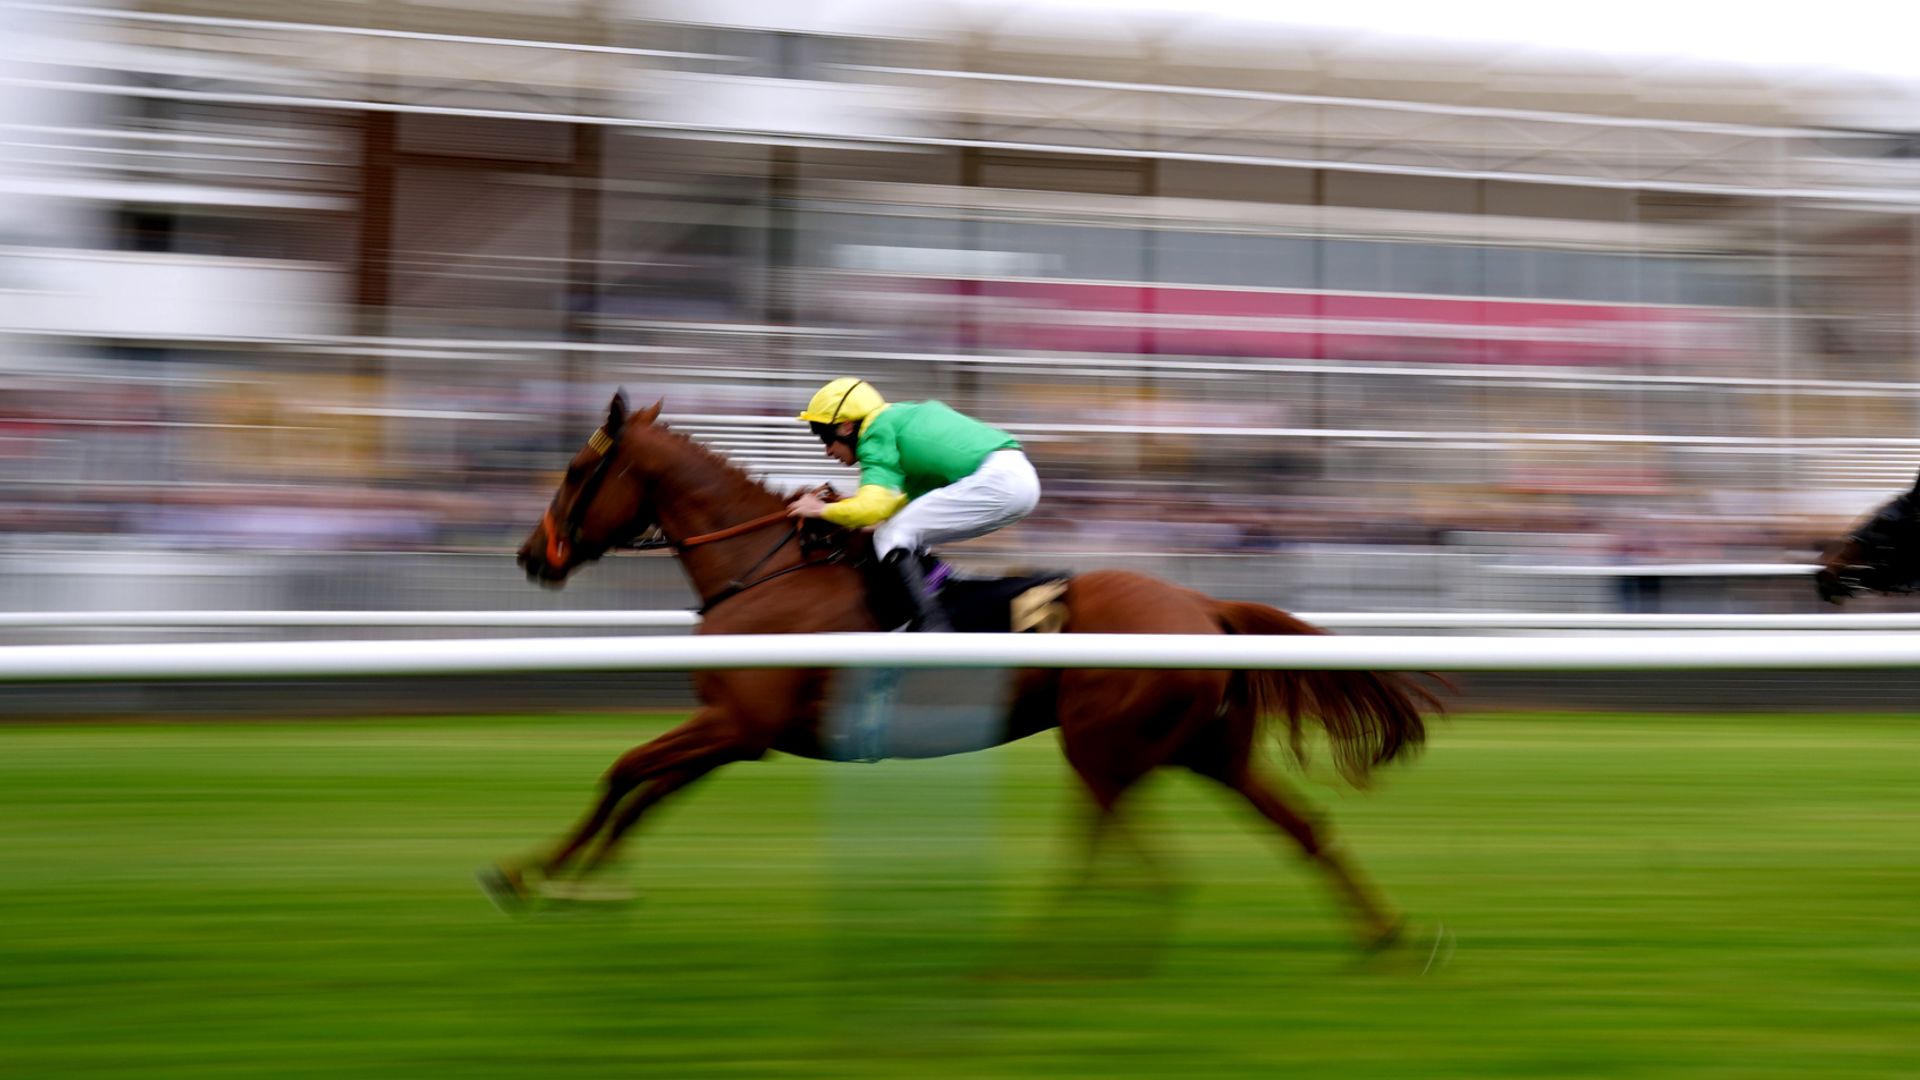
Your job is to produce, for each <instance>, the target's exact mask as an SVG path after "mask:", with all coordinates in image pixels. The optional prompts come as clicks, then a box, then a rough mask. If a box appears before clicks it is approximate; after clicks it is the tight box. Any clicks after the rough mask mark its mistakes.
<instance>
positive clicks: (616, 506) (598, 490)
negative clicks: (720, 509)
mask: <svg viewBox="0 0 1920 1080" xmlns="http://www.w3.org/2000/svg"><path fill="white" fill-rule="evenodd" d="M660 404H661V403H660V402H657V401H656V402H654V403H653V404H652V405H651V406H649V407H647V408H645V409H642V410H640V411H639V412H637V413H631V414H630V413H628V412H627V397H626V395H625V394H624V393H616V394H614V395H613V401H612V402H611V403H609V404H608V406H607V420H606V423H605V424H603V425H602V426H601V427H600V429H599V430H597V431H595V432H594V433H593V434H592V435H591V436H590V437H588V439H587V444H586V445H585V446H583V447H581V448H580V452H579V453H577V454H575V455H574V456H573V460H572V461H570V462H568V463H567V473H566V476H565V477H563V478H562V479H561V481H560V489H559V490H558V491H556V492H554V494H553V502H551V503H550V504H548V506H547V512H546V514H545V515H543V516H542V517H541V519H540V523H539V524H538V525H535V526H534V527H533V532H531V533H529V534H528V535H527V540H526V542H525V543H523V544H521V545H520V552H519V556H518V559H517V560H516V561H517V562H519V564H520V568H521V569H523V570H525V571H526V572H527V577H528V579H529V580H532V581H535V582H538V583H539V584H542V585H547V586H552V587H555V588H558V587H559V586H560V585H562V584H563V583H565V581H566V580H567V577H568V575H570V574H572V573H573V572H574V571H575V570H577V569H579V568H580V567H582V566H585V565H586V564H588V563H590V562H592V561H594V560H595V559H598V558H599V557H600V556H602V555H604V554H606V553H607V551H608V550H609V549H611V548H614V547H616V546H619V545H620V544H623V543H628V542H631V541H632V540H633V539H634V538H635V537H637V536H639V535H640V534H641V533H642V532H644V531H646V529H647V528H648V527H649V526H651V525H652V524H653V506H652V504H651V502H650V501H649V499H648V493H647V487H646V481H647V471H646V470H645V469H644V468H640V467H639V466H640V464H641V462H640V461H639V460H638V447H639V445H640V440H639V439H638V438H637V437H636V435H637V434H638V432H639V431H640V430H641V429H644V428H648V427H651V426H652V425H653V422H654V421H655V420H657V419H658V418H659V416H660Z"/></svg>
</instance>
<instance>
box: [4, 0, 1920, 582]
mask: <svg viewBox="0 0 1920 1080" xmlns="http://www.w3.org/2000/svg"><path fill="white" fill-rule="evenodd" d="M473 7H474V6H473V5H463V6H462V7H461V8H460V9H457V10H456V9H454V8H450V7H446V6H443V5H440V4H432V3H424V2H422V3H393V4H384V5H381V6H379V7H377V8H369V7H368V6H366V5H363V4H357V3H346V2H339V3H324V2H323V3H303V4H299V5H292V4H284V3H246V4H239V3H191V2H169V3H146V4H137V5H131V6H128V7H124V8H108V7H93V6H77V5H76V6H62V5H45V4H21V5H14V6H13V7H11V8H9V9H7V11H6V15H5V17H6V18H8V19H10V20H12V21H13V23H14V26H13V29H14V30H15V31H16V32H18V33H19V34H21V35H25V36H30V37H31V39H32V40H36V41H39V42H41V43H43V44H44V45H45V48H43V49H39V50H34V51H30V52H29V53H27V54H24V55H31V56H33V57H34V59H33V61H32V62H31V63H28V62H27V61H25V60H17V61H14V63H15V65H16V67H15V69H14V70H13V71H12V72H10V74H9V78H10V79H11V80H12V81H13V84H14V85H16V86H18V87H20V88H21V89H22V90H23V95H22V96H21V97H20V98H18V99H15V100H17V101H18V102H21V103H23V104H21V105H20V106H18V107H16V108H14V110H13V111H12V112H11V113H10V114H9V115H8V116H7V117H5V118H4V123H5V130H4V131H0V139H4V141H5V142H6V143H7V148H8V151H9V152H8V153H7V154H6V155H5V159H6V160H7V162H8V166H7V168H8V173H7V174H6V176H5V177H0V181H4V183H6V184H7V185H8V186H9V188H10V189H11V190H13V191H14V192H17V193H21V194H23V196H25V195H31V196H32V199H33V201H32V203H31V205H32V207H34V209H33V210H32V212H31V215H30V216H20V217H16V218H14V219H10V220H8V221H7V222H6V223H5V227H6V229H7V230H8V236H7V237H6V238H5V248H6V250H5V261H4V263H3V264H0V265H3V266H4V272H5V273H6V275H7V277H8V280H9V282H10V286H9V292H8V294H7V301H6V303H7V306H6V307H5V308H4V309H0V329H4V330H6V331H9V332H10V333H8V335H7V336H6V337H5V338H0V359H3V360H4V363H5V374H4V376H0V396H4V398H5V399H6V402H7V407H6V409H5V410H4V412H5V416H6V418H7V419H6V423H7V424H8V426H9V428H10V429H11V430H8V431H6V432H4V433H0V437H4V438H5V440H6V442H5V443H4V445H5V446H7V447H8V450H7V452H6V454H5V456H4V458H0V492H3V493H4V494H3V495H0V497H4V498H5V499H6V500H7V502H8V503H9V508H10V510H11V511H12V513H11V515H10V517H11V519H12V520H16V521H19V522H21V523H22V525H21V527H20V528H19V529H18V530H17V531H16V532H15V533H14V535H13V536H12V537H10V542H11V543H13V544H14V545H16V546H22V545H25V546H32V544H33V543H34V541H33V539H32V538H33V537H34V536H37V535H48V534H59V535H62V536H67V537H72V536H75V535H79V536H92V537H100V538H106V539H105V540H104V541H103V542H106V543H119V542H123V541H125V540H126V539H127V538H134V540H135V542H137V543H141V544H153V545H159V546H163V547H178V546H182V545H185V546H192V545H193V544H194V543H195V542H196V539H195V538H196V537H203V536H204V535H205V534H204V530H203V529H202V528H201V525H202V524H203V523H204V522H205V521H206V520H208V519H209V518H211V517H220V518H222V519H225V520H237V521H239V522H241V524H242V527H241V529H240V530H239V533H238V534H236V535H239V536H241V537H242V539H243V540H244V539H245V538H246V537H256V538H257V542H258V543H259V544H260V545H261V546H285V547H293V548H296V549H300V548H323V549H340V548H347V549H354V548H369V547H373V548H394V547H399V548H406V549H411V550H429V551H446V550H455V551H457V550H472V549H481V550H500V549H501V547H502V546H503V545H505V544H506V543H507V542H508V541H510V540H511V539H513V538H515V536H516V534H517V532H518V531H519V530H521V529H523V528H524V527H525V523H524V521H523V520H522V519H523V518H524V517H525V515H524V514H523V513H519V512H518V511H519V510H521V509H523V508H524V507H526V506H534V505H537V500H538V498H539V497H540V496H539V495H538V492H539V490H540V488H541V487H542V485H543V484H544V480H545V474H546V471H547V470H548V469H550V468H551V467H552V466H551V462H552V461H553V460H554V456H555V454H557V453H561V452H563V451H565V450H567V449H570V448H571V446H572V445H573V444H574V443H575V442H577V441H578V439H579V438H580V437H581V434H582V432H583V430H584V428H583V427H582V425H583V424H584V423H585V422H586V421H587V418H589V417H590V416H591V415H592V411H593V409H594V408H596V407H597V405H598V404H599V402H600V400H602V399H603V397H604V395H605V393H606V391H607V389H608V388H609V387H610V386H611V385H613V384H616V383H620V384H625V385H627V386H629V387H630V388H631V389H632V390H633V391H634V392H635V393H639V394H650V393H664V394H665V395H666V396H667V398H668V402H669V414H670V415H675V414H677V415H679V416H682V417H687V418H697V419H690V420H685V421H683V422H685V423H689V424H690V425H691V426H692V428H693V430H695V431H696V433H698V434H700V435H701V436H703V437H705V438H707V439H708V440H709V441H710V442H712V443H713V444H714V445H716V446H718V447H720V448H722V449H723V450H725V451H726V452H728V453H730V454H732V455H733V456H735V457H736V458H737V459H738V460H740V461H741V462H742V463H743V464H744V465H746V466H747V467H748V468H750V469H752V470H755V471H757V472H760V473H762V474H763V475H765V476H767V477H768V478H769V480H770V481H771V482H773V483H776V484H780V485H797V484H801V483H810V482H817V481H819V480H838V481H840V482H845V480H846V477H845V476H844V475H842V474H840V473H838V472H837V470H836V469H835V468H834V467H833V466H832V465H831V464H829V463H827V462H825V461H824V460H823V459H820V458H818V457H817V455H816V454H814V453H813V448H812V447H810V446H809V445H808V444H807V442H806V440H805V439H804V438H803V437H802V436H801V434H800V433H799V432H798V431H797V430H795V431H788V430H784V429H782V428H780V427H779V426H777V424H776V423H775V421H776V418H779V417H783V416H787V415H789V414H790V413H791V411H792V408H793V403H794V402H795V401H797V400H799V399H800V398H801V397H802V396H803V393H804V391H805V389H806V388H807V386H808V384H810V383H812V382H815V381H817V380H820V379H822V378H823V377H830V376H832V375H835V374H839V373H841V372H843V371H847V370H855V369H857V370H859V371H861V372H863V373H867V374H869V375H871V376H872V377H873V378H875V379H876V380H880V381H882V382H884V384H885V385H886V386H887V387H888V388H889V390H890V391H892V392H893V393H895V394H896V395H897V396H909V397H910V396H920V395H937V396H941V397H944V398H947V399H949V400H953V401H954V402H955V403H956V404H960V405H963V406H965V407H968V408H971V409H974V410H976V411H978V412H979V413H980V414H981V415H983V416H986V417H988V418H989V419H992V420H995V421H997V422H1001V423H1005V424H1008V425H1010V426H1014V427H1016V428H1019V429H1020V430H1021V431H1022V434H1023V437H1025V438H1027V439H1028V440H1029V441H1030V443H1031V445H1032V447H1033V449H1034V453H1035V456H1036V458H1037V459H1039V460H1040V461H1041V463H1042V465H1043V468H1044V469H1045V470H1046V471H1047V473H1048V475H1049V478H1050V485H1049V491H1050V495H1051V497H1050V501H1049V504H1048V505H1047V506H1046V507H1045V508H1044V509H1043V512H1042V513H1041V514H1039V515H1036V517H1035V519H1034V520H1033V521H1031V522H1029V523H1028V524H1027V525H1025V526H1023V527H1021V529H1019V530H1015V531H1014V532H1012V533H1009V534H1007V541H1008V542H1009V543H1010V544H1012V545H1014V547H1015V550H1014V551H1013V552H1012V553H1011V554H1014V555H1017V556H1021V557H1025V556H1027V555H1030V554H1032V553H1034V552H1049V551H1053V552H1061V553H1069V552H1074V551H1083V552H1084V551H1098V552H1101V553H1107V554H1110V553H1114V552H1125V551H1129V550H1131V551H1135V552H1139V551H1142V550H1152V551H1174V552H1188V553H1194V554H1216V555H1217V554H1232V555H1235V556H1245V557H1247V558H1250V559H1255V560H1259V559H1267V560H1282V561H1285V560H1293V561H1296V562H1297V561H1300V560H1306V561H1308V562H1311V561H1312V560H1314V559H1320V558H1328V557H1332V556H1331V555H1329V554H1328V550H1329V548H1333V547H1337V548H1340V549H1341V553H1340V557H1343V558H1345V557H1356V556H1355V555H1354V549H1356V548H1359V549H1365V548H1367V547H1372V548H1379V549H1384V548H1388V547H1390V548H1393V549H1395V550H1402V551H1408V550H1420V551H1430V552H1435V553H1440V554H1447V553H1451V554H1463V555H1473V556H1488V557H1497V556H1502V555H1514V554H1520V555H1524V554H1525V553H1526V552H1528V551H1531V550H1536V549H1539V548H1541V547H1543V546H1545V547H1550V548H1552V549H1554V550H1557V551H1560V552H1562V553H1567V554H1570V555H1571V557H1573V558H1574V559H1575V560H1576V561H1578V560H1590V561H1596V562H1618V561H1629V562H1633V561H1659V560H1662V559H1665V560H1685V561H1692V562H1706V563H1712V562H1714V561H1727V560H1732V561H1736V562H1739V561H1753V560H1761V561H1775V560H1778V561H1791V560H1794V559H1797V558H1800V557H1802V556H1803V555H1804V551H1805V548H1806V546H1807V544H1808V543H1809V542H1810V541H1811V539H1812V538H1813V537H1815V536H1817V535H1819V534H1820V533H1822V532H1823V531H1828V530H1831V529H1832V528H1834V527H1836V525H1837V524H1839V523H1840V522H1842V521H1844V520H1845V519H1846V518H1847V517H1848V516H1849V515H1851V514H1854V513H1857V512H1858V511H1859V510H1861V509H1863V508H1864V507H1866V506H1867V505H1870V504H1871V503H1873V502H1874V501H1876V500H1878V499H1879V498H1882V497H1884V495H1885V494H1886V493H1887V492H1888V491H1889V490H1891V489H1892V488H1894V487H1897V486H1901V485H1903V484H1904V483H1905V482H1906V480H1907V478H1908V477H1910V475H1911V473H1912V471H1913V467H1914V463H1915V459H1916V458H1920V455H1917V454H1915V453H1914V450H1915V449H1916V448H1920V443H1916V442H1914V441H1913V438H1912V436H1913V426H1914V425H1913V419H1914V407H1913V402H1914V399H1915V392H1916V388H1917V387H1920V383H1916V382H1915V380H1914V377H1913V372H1912V369H1911V363H1912V361H1911V357H1912V355H1913V349H1912V344H1913V341H1914V338H1915V331H1916V327H1915V325H1914V318H1915V316H1914V314H1913V309H1914V305H1913V304H1912V303H1911V301H1912V299H1913V297H1914V295H1915V290H1916V287H1920V276H1917V275H1916V274H1915V272H1914V258H1915V248H1914V244H1913V233H1912V229H1913V226H1912V222H1913V220H1914V217H1913V213H1912V212H1913V210H1914V202H1915V198H1916V197H1915V195H1914V194H1913V193H1914V191H1915V190H1916V189H1915V186H1914V185H1913V183H1912V180H1913V170H1912V163H1911V159H1910V155H1908V154H1907V153H1906V148H1907V147H1908V146H1909V139H1908V136H1907V135H1906V134H1905V133H1902V132H1897V131H1872V130H1860V129H1858V128H1857V127H1848V126H1842V125H1843V123H1844V122H1845V120H1846V118H1847V117H1848V116H1849V113H1848V112H1847V109H1848V103H1849V102H1851V101H1854V100H1857V99H1858V98H1860V97H1862V96H1864V95H1865V94H1867V93H1869V92H1871V91H1872V90H1873V89H1874V88H1873V87H1872V86H1869V85H1867V84H1865V83H1863V82H1862V81H1861V78H1860V77H1853V76H1841V75H1832V76H1824V77H1821V78H1810V77H1806V76H1803V75H1793V76H1791V77H1790V76H1789V75H1788V74H1786V73H1778V74H1770V73H1768V72H1765V71H1753V70H1743V71H1740V72H1733V71H1731V70H1727V69H1719V70H1716V69H1707V68H1696V69H1680V68H1675V67H1673V66H1670V65H1669V66H1662V67H1659V68H1657V69H1656V68H1653V67H1646V68H1644V69H1641V70H1636V69H1635V68H1634V66H1633V65H1632V64H1630V63H1626V62H1621V63H1617V64H1614V65H1612V66H1611V69H1610V70H1607V71H1602V70H1599V69H1597V68H1593V67H1591V66H1588V67H1582V66H1581V65H1580V63H1579V62H1577V61H1576V60H1574V59H1571V58H1568V57H1557V58H1547V59H1540V58H1538V57H1534V58H1530V59H1529V58H1518V59H1516V58H1513V57H1504V58H1503V57H1499V56H1490V55H1486V54H1478V53H1474V52H1472V51H1471V50H1467V51H1460V50H1452V51H1441V50H1438V49H1430V50H1427V51H1424V52H1415V53H1410V54H1407V55H1395V56H1394V57H1393V58H1392V62H1391V63H1383V62H1382V61H1381V57H1380V56H1379V55H1377V54H1376V53H1374V52H1369V51H1368V50H1369V46H1368V45H1367V44H1366V43H1365V42H1353V41H1347V40H1344V39H1341V38H1339V37H1338V36H1337V35H1329V34H1327V33H1325V32H1314V31H1306V30H1297V29H1288V28H1284V27H1281V26H1277V25H1275V26H1255V25H1243V24H1238V23H1232V22H1228V21H1224V20H1209V19H1205V18H1196V19H1193V20H1188V21H1184V22H1180V23H1177V24H1174V23H1165V22H1162V21H1156V20H1154V19H1153V18H1151V17H1149V16H1147V15H1144V14H1143V15H1136V16H1114V17H1112V18H1110V19H1103V20H1102V21H1100V22H1099V23H1098V24H1096V23H1094V22H1091V21H1089V20H1087V19H1085V18H1080V17H1077V16H1075V15H1073V14H1072V13H1071V12H1063V11H1059V10H1056V9H1053V8H1051V7H1049V6H1047V5H1043V4H1034V5H1018V4H1015V5H992V6H988V5H979V4H966V3H949V4H940V5H931V6H927V7H925V8H924V9H922V10H919V11H917V12H916V13H915V14H914V15H913V16H912V17H911V19H910V20H905V21H903V20H904V19H905V17H903V16H897V15H895V14H893V13H892V12H890V11H883V10H882V9H880V8H873V9H862V8H861V7H860V5H852V6H850V7H847V6H836V7H835V8H834V11H835V14H834V15H832V16H831V17H828V16H825V15H818V14H812V13H809V12H805V11H789V10H785V9H784V8H781V7H780V6H777V5H765V4H752V3H743V4H736V5H719V6H713V5H679V4H674V3H667V2H645V0H638V2H634V3H628V4H618V5H616V4H609V3H599V2H586V0H580V2H571V0H569V2H560V0H552V2H547V3H516V4H511V5H506V4H500V5H486V4H482V5H479V10H473ZM789 7H791V6H789ZM876 28H877V29H876ZM422 488H424V489H428V490H431V491H434V492H436V493H437V495H436V496H435V497H434V498H432V499H427V500H419V499H413V498H410V497H408V496H407V495H406V493H407V492H411V491H415V490H418V489H422ZM69 490H72V491H76V492H78V493H79V494H78V495H77V496H74V497H67V496H66V492H68V491H69ZM293 492H297V493H298V496H297V497H295V496H294V495H293V494H291V493H293ZM316 501H317V502H319V503H322V504H331V505H332V506H333V507H334V509H335V510H336V511H337V512H336V513H332V514H328V515H323V516H319V517H316V516H314V515H311V514H305V513H301V512H297V511H296V510H295V509H294V508H295V506H296V505H301V504H305V505H311V504H312V503H313V502H316ZM235 507H244V508H245V513H244V514H240V513H235V511H234V508H235ZM1173 507H1178V508H1180V509H1179V511H1178V512H1177V513H1176V512H1171V511H1170V508H1173ZM1170 519H1177V520H1175V521H1173V522H1172V523H1171V524H1170V523H1169V522H1170ZM1542 536H1545V537H1548V538H1549V539H1547V540H1541V539H1539V538H1540V537H1542ZM1307 576H1308V577H1309V578H1310V579H1311V578H1312V577H1313V575H1312V574H1311V573H1309V574H1308V575H1307ZM1269 580H1278V577H1277V576H1275V575H1269ZM1503 580H1506V579H1503ZM1562 585H1563V587H1565V588H1571V587H1573V586H1570V585H1566V584H1565V583H1562ZM1487 587H1488V589H1493V588H1494V587H1493V586H1492V585H1488V586H1487ZM1516 587H1517V586H1514V585H1512V584H1511V581H1509V583H1508V584H1506V585H1502V586H1500V587H1499V588H1500V589H1501V590H1505V591H1502V592H1501V593H1500V595H1502V596H1505V597H1508V598H1509V599H1511V598H1512V592H1511V590H1512V589H1513V588H1516ZM1538 587H1540V588H1547V586H1546V585H1544V584H1542V585H1539V586H1538ZM1276 598H1278V599H1286V598H1285V597H1276ZM1521 599H1522V600H1524V599H1525V598H1524V597H1522V598H1521ZM1596 602H1599V601H1596ZM1786 602H1787V601H1786V600H1784V599H1780V600H1775V601H1771V602H1770V603H1769V605H1768V606H1772V605H1775V604H1780V603H1786Z"/></svg>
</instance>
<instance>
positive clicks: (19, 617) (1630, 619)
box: [0, 610, 1920, 632]
mask: <svg viewBox="0 0 1920 1080" xmlns="http://www.w3.org/2000/svg"><path fill="white" fill-rule="evenodd" d="M1293 614H1294V615H1295V616H1296V617H1297V618H1301V619H1304V620H1306V621H1307V622H1310V623H1312V624H1314V625H1315V626H1319V627H1324V628H1326V629H1329V630H1484V631H1503V630H1619V631H1641V630H1660V631H1686V630H1752V631H1769V632H1771V631H1783V630H1846V631H1873V630H1883V631H1884V630H1920V612H1872V613H1864V614H1855V613H1843V612H1837V611H1835V612H1828V613H1825V614H1754V615H1741V614H1627V613H1617V614H1616V613H1610V612H1591V613H1590V612H1536V611H1298V612H1294V613H1293ZM698 625H700V616H699V615H698V614H696V613H694V612H691V611H633V610H613V611H526V610H507V611H161V610H153V611H8V612H0V630H65V629H145V628H166V629H176V630H181V629H202V628H205V629H226V628H260V629H302V628H315V629H318V628H330V627H362V628H374V629H429V628H440V629H448V628H450V629H464V630H481V629H507V630H541V629H555V630H565V629H573V630H587V629H605V630H639V629H683V628H691V627H695V626H698Z"/></svg>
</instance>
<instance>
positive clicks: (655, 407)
mask: <svg viewBox="0 0 1920 1080" xmlns="http://www.w3.org/2000/svg"><path fill="white" fill-rule="evenodd" d="M666 403H667V399H666V398H661V399H660V400H659V401H656V402H654V403H653V404H651V405H649V406H647V407H646V408H644V409H641V410H640V414H639V415H638V416H636V417H634V419H635V420H638V421H639V422H641V423H642V424H651V423H653V422H654V421H655V420H658V419H660V406H662V405H665V404H666Z"/></svg>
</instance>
